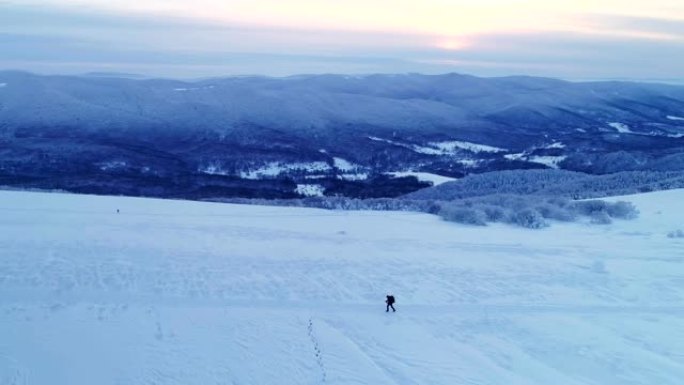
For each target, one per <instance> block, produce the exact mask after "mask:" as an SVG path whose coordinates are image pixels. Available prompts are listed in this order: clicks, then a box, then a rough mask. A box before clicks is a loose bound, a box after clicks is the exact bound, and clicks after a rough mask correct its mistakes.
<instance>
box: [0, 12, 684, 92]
mask: <svg viewBox="0 0 684 385" xmlns="http://www.w3.org/2000/svg"><path fill="white" fill-rule="evenodd" d="M0 69H19V70H27V71H32V72H38V73H59V74H77V73H89V72H107V73H110V72H116V73H131V74H142V75H146V76H160V77H175V78H202V77H212V76H229V75H268V76H288V75H294V74H309V73H341V74H368V73H407V72H418V73H426V74H436V73H447V72H459V73H468V74H473V75H480V76H506V75H532V76H549V77H557V78H563V79H569V80H606V79H620V80H623V79H627V80H645V81H662V82H672V83H684V1H682V0H621V1H617V0H477V1H466V0H420V1H413V0H0Z"/></svg>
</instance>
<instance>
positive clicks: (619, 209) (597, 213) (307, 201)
mask: <svg viewBox="0 0 684 385" xmlns="http://www.w3.org/2000/svg"><path fill="white" fill-rule="evenodd" d="M212 201H220V202H227V203H241V204H258V205H275V206H289V207H310V208H321V209H328V210H376V211H413V212H422V213H428V214H436V215H439V216H440V217H442V218H443V219H445V220H447V221H451V222H458V223H463V224H468V225H477V226H485V225H487V224H488V223H492V222H500V223H508V224H512V225H517V226H522V227H526V228H532V229H539V228H543V227H547V226H549V224H550V221H563V222H573V221H577V220H579V219H582V218H584V219H586V220H587V221H589V222H591V223H595V224H608V223H611V222H612V220H613V219H632V218H635V217H636V216H637V215H638V211H637V210H636V208H635V207H634V206H633V205H632V204H631V203H628V202H615V203H608V202H604V201H600V200H589V201H573V200H571V199H569V198H558V197H553V198H551V197H545V198H542V197H539V196H531V195H527V196H523V195H489V196H486V197H477V198H470V199H461V200H453V201H438V200H427V199H421V200H411V199H391V198H378V199H352V198H344V197H315V198H304V199H279V200H271V199H243V198H237V199H214V200H212Z"/></svg>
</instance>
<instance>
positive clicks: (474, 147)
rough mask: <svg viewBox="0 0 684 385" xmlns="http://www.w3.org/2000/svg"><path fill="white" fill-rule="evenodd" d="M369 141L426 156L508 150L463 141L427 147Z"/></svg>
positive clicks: (372, 137)
mask: <svg viewBox="0 0 684 385" xmlns="http://www.w3.org/2000/svg"><path fill="white" fill-rule="evenodd" d="M368 139H370V140H373V141H376V142H384V143H388V144H392V145H395V146H399V147H404V148H408V149H409V150H412V151H414V152H417V153H420V154H426V155H454V154H456V153H458V152H459V151H463V150H465V151H470V152H473V153H480V152H489V153H496V152H503V151H507V150H506V149H503V148H499V147H494V146H488V145H485V144H478V143H471V142H463V141H457V140H453V141H446V142H430V143H427V145H426V146H421V145H417V144H409V143H401V142H397V141H393V140H389V139H383V138H378V137H376V136H369V137H368Z"/></svg>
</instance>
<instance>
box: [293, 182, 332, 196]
mask: <svg viewBox="0 0 684 385" xmlns="http://www.w3.org/2000/svg"><path fill="white" fill-rule="evenodd" d="M295 192H296V193H297V194H301V195H304V196H308V197H322V196H323V193H324V192H325V188H324V187H323V186H321V185H320V184H298V185H297V188H296V189H295Z"/></svg>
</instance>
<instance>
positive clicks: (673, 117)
mask: <svg viewBox="0 0 684 385" xmlns="http://www.w3.org/2000/svg"><path fill="white" fill-rule="evenodd" d="M667 118H668V119H670V120H684V117H681V116H674V115H668V116H667Z"/></svg>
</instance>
